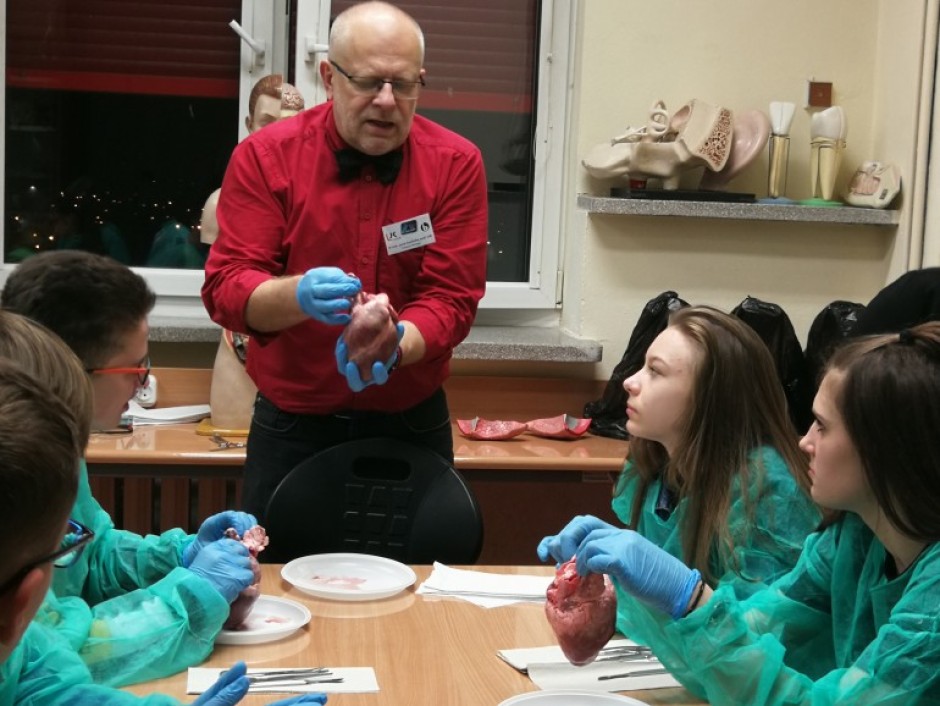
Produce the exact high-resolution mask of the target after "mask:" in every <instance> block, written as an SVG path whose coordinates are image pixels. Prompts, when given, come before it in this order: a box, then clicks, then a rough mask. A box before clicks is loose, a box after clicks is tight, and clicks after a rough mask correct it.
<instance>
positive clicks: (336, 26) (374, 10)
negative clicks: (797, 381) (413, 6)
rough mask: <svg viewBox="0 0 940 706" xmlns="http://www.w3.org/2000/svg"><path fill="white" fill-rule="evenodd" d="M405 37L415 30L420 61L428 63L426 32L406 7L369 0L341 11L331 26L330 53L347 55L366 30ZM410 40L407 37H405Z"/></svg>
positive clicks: (420, 64) (341, 56) (419, 63)
mask: <svg viewBox="0 0 940 706" xmlns="http://www.w3.org/2000/svg"><path fill="white" fill-rule="evenodd" d="M366 32H367V33H377V34H382V35H384V36H388V37H391V36H398V37H402V38H405V37H407V34H408V33H409V32H411V33H413V35H414V38H415V40H416V41H417V49H418V65H419V66H423V65H424V32H422V31H421V27H420V26H419V25H418V23H417V22H416V21H415V19H414V18H413V17H412V16H411V15H409V14H408V13H407V12H405V11H404V10H402V9H400V8H398V7H395V6H394V5H391V4H389V3H387V2H382V1H381V0H368V2H361V3H359V4H357V5H353V6H352V7H350V8H348V9H347V10H344V11H343V12H341V13H340V14H339V15H338V16H337V17H336V19H335V20H334V21H333V25H332V26H331V27H330V56H334V51H335V52H336V55H337V56H339V57H340V59H341V58H343V55H344V54H345V53H346V52H347V51H349V50H350V49H351V48H352V47H353V46H354V45H355V43H356V41H357V38H358V37H361V36H363V33H366ZM405 41H407V39H405Z"/></svg>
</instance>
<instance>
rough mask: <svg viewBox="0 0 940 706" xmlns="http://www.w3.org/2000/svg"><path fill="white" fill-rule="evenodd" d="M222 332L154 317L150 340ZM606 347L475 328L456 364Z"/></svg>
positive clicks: (538, 332)
mask: <svg viewBox="0 0 940 706" xmlns="http://www.w3.org/2000/svg"><path fill="white" fill-rule="evenodd" d="M220 333H221V329H220V328H219V326H218V325H216V324H214V323H212V322H211V321H209V320H208V319H194V318H189V317H183V316H151V317H150V340H151V341H153V342H155V343H215V342H217V341H218V340H219V336H220ZM602 353H603V347H602V346H601V344H600V343H598V342H597V341H592V340H589V339H583V338H576V337H574V336H572V335H570V334H567V333H565V332H563V331H561V330H560V329H558V328H555V327H542V326H474V327H473V328H472V329H471V330H470V335H469V336H467V338H466V340H464V342H463V343H461V344H460V345H459V346H457V348H456V350H455V351H454V359H455V360H500V361H543V362H551V363H598V362H600V360H601V354H602Z"/></svg>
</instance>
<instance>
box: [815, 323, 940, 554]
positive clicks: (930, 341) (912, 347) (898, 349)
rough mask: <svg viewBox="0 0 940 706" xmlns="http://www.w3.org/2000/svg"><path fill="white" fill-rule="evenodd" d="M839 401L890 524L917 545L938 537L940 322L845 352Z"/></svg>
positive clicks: (835, 366) (839, 366)
mask: <svg viewBox="0 0 940 706" xmlns="http://www.w3.org/2000/svg"><path fill="white" fill-rule="evenodd" d="M832 371H836V372H839V373H842V374H843V378H842V381H841V385H840V386H839V388H838V391H837V393H836V398H835V400H834V403H835V406H836V409H837V410H838V411H839V414H840V415H841V416H842V419H843V421H844V423H845V427H846V430H847V431H848V434H849V438H850V439H851V440H852V443H853V444H854V445H855V448H856V450H857V451H858V455H859V457H860V458H861V461H862V467H863V468H864V472H865V476H866V478H867V480H868V484H869V486H870V487H871V489H872V492H873V493H874V495H875V499H876V500H877V501H878V504H879V505H880V506H881V509H882V510H883V511H884V513H885V516H886V517H887V518H888V520H889V521H890V522H891V523H892V524H893V525H894V526H895V527H896V528H897V529H898V530H899V531H901V532H903V533H904V534H906V535H907V536H909V537H911V538H913V539H919V540H923V541H927V542H935V541H937V540H938V539H940V443H938V442H937V438H938V434H940V322H930V323H925V324H921V325H920V326H916V327H914V328H911V329H910V330H904V331H902V332H901V333H900V334H887V335H884V336H874V337H870V338H862V339H859V340H856V341H852V342H849V343H847V344H845V345H844V346H842V347H841V348H839V349H838V350H837V351H836V352H835V353H834V354H833V356H832V358H831V359H830V361H829V365H828V366H827V373H828V372H832Z"/></svg>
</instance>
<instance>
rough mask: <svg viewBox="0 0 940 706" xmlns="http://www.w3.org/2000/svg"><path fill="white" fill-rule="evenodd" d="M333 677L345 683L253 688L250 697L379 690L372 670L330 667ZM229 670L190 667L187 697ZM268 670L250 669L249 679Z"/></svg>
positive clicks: (205, 687) (369, 668)
mask: <svg viewBox="0 0 940 706" xmlns="http://www.w3.org/2000/svg"><path fill="white" fill-rule="evenodd" d="M329 670H330V672H331V674H330V676H331V677H342V679H343V681H342V682H341V683H339V684H336V683H321V684H304V685H296V686H267V685H264V684H252V685H251V687H249V689H248V693H249V694H264V693H290V694H303V693H307V692H314V691H322V692H326V693H328V694H359V693H372V692H377V691H378V690H379V683H378V681H376V678H375V670H374V669H372V667H330V668H329ZM224 671H225V669H214V668H210V667H190V668H189V675H188V678H187V680H186V693H187V694H201V693H202V692H204V691H206V690H207V689H208V688H209V687H211V686H212V685H213V684H215V682H216V680H217V679H218V678H219V676H220V675H221V674H222V672H224ZM266 671H268V670H266V669H249V670H248V676H251V675H252V674H253V673H255V672H266Z"/></svg>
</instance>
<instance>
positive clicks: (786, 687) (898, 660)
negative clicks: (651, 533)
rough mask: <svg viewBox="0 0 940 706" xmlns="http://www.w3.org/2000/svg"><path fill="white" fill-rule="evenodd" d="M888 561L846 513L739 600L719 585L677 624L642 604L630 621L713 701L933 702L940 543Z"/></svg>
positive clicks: (776, 705) (939, 683) (938, 667)
mask: <svg viewBox="0 0 940 706" xmlns="http://www.w3.org/2000/svg"><path fill="white" fill-rule="evenodd" d="M888 559H889V557H888V554H887V552H886V551H885V548H884V546H883V545H882V544H881V542H879V541H878V539H877V538H875V536H874V534H873V533H872V532H871V530H869V529H868V527H867V526H866V525H865V524H864V523H863V522H862V521H861V520H860V519H859V518H858V517H857V516H855V515H847V516H846V517H845V518H844V519H843V520H842V521H841V522H839V523H837V524H835V525H832V526H830V527H828V528H826V529H825V530H824V531H822V532H819V533H816V534H813V535H811V536H810V538H809V539H807V542H806V546H805V548H804V550H803V554H802V555H801V556H800V560H799V562H798V563H797V565H796V567H795V568H794V569H793V571H791V572H790V573H788V574H786V575H785V576H782V577H781V578H780V579H778V580H777V581H776V582H775V583H773V584H772V585H770V586H769V587H766V588H764V589H762V590H760V591H757V592H755V593H753V594H752V595H751V596H750V597H749V598H747V599H745V600H744V601H740V600H738V599H737V598H736V597H735V596H734V595H733V587H732V586H730V585H727V586H720V587H719V588H718V590H717V591H716V592H715V594H714V595H713V596H712V598H711V600H710V601H708V603H706V604H705V605H703V606H702V607H700V608H699V609H698V610H695V611H694V612H692V613H691V614H690V615H688V616H686V617H685V618H682V619H681V620H676V621H672V620H670V619H669V618H668V617H667V616H665V615H663V614H661V613H657V612H656V611H654V610H653V609H650V608H642V607H641V606H640V604H637V611H636V614H635V616H634V619H635V620H636V621H637V622H643V623H645V630H644V632H645V633H646V634H647V635H649V644H650V646H651V647H652V648H653V651H654V652H655V653H656V655H657V656H658V657H659V658H660V659H661V660H662V661H663V663H664V664H665V665H666V666H667V667H668V668H669V670H670V671H671V672H672V673H673V674H674V675H675V676H676V678H678V679H679V681H680V682H682V683H683V684H684V685H685V686H686V687H687V688H688V689H690V690H691V691H693V692H695V693H696V694H698V695H700V696H702V697H703V698H705V699H707V700H708V702H709V703H710V704H713V705H719V706H720V705H721V704H736V705H738V706H743V705H745V704H760V705H761V706H783V705H784V704H785V705H786V706H795V705H797V704H805V705H806V706H810V705H812V706H830V705H835V704H838V705H840V706H843V705H844V706H849V705H851V706H874V704H878V706H915V705H916V706H937V705H938V704H940V545H938V544H936V543H935V544H933V545H931V546H929V547H928V548H927V549H926V550H925V551H924V552H923V553H922V554H921V555H920V557H919V558H918V559H917V560H916V561H915V562H914V564H912V565H911V566H910V567H908V569H907V571H905V572H904V573H903V574H901V575H900V576H898V577H896V578H888V576H887V575H886V572H885V562H886V560H888ZM892 565H893V562H892Z"/></svg>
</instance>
